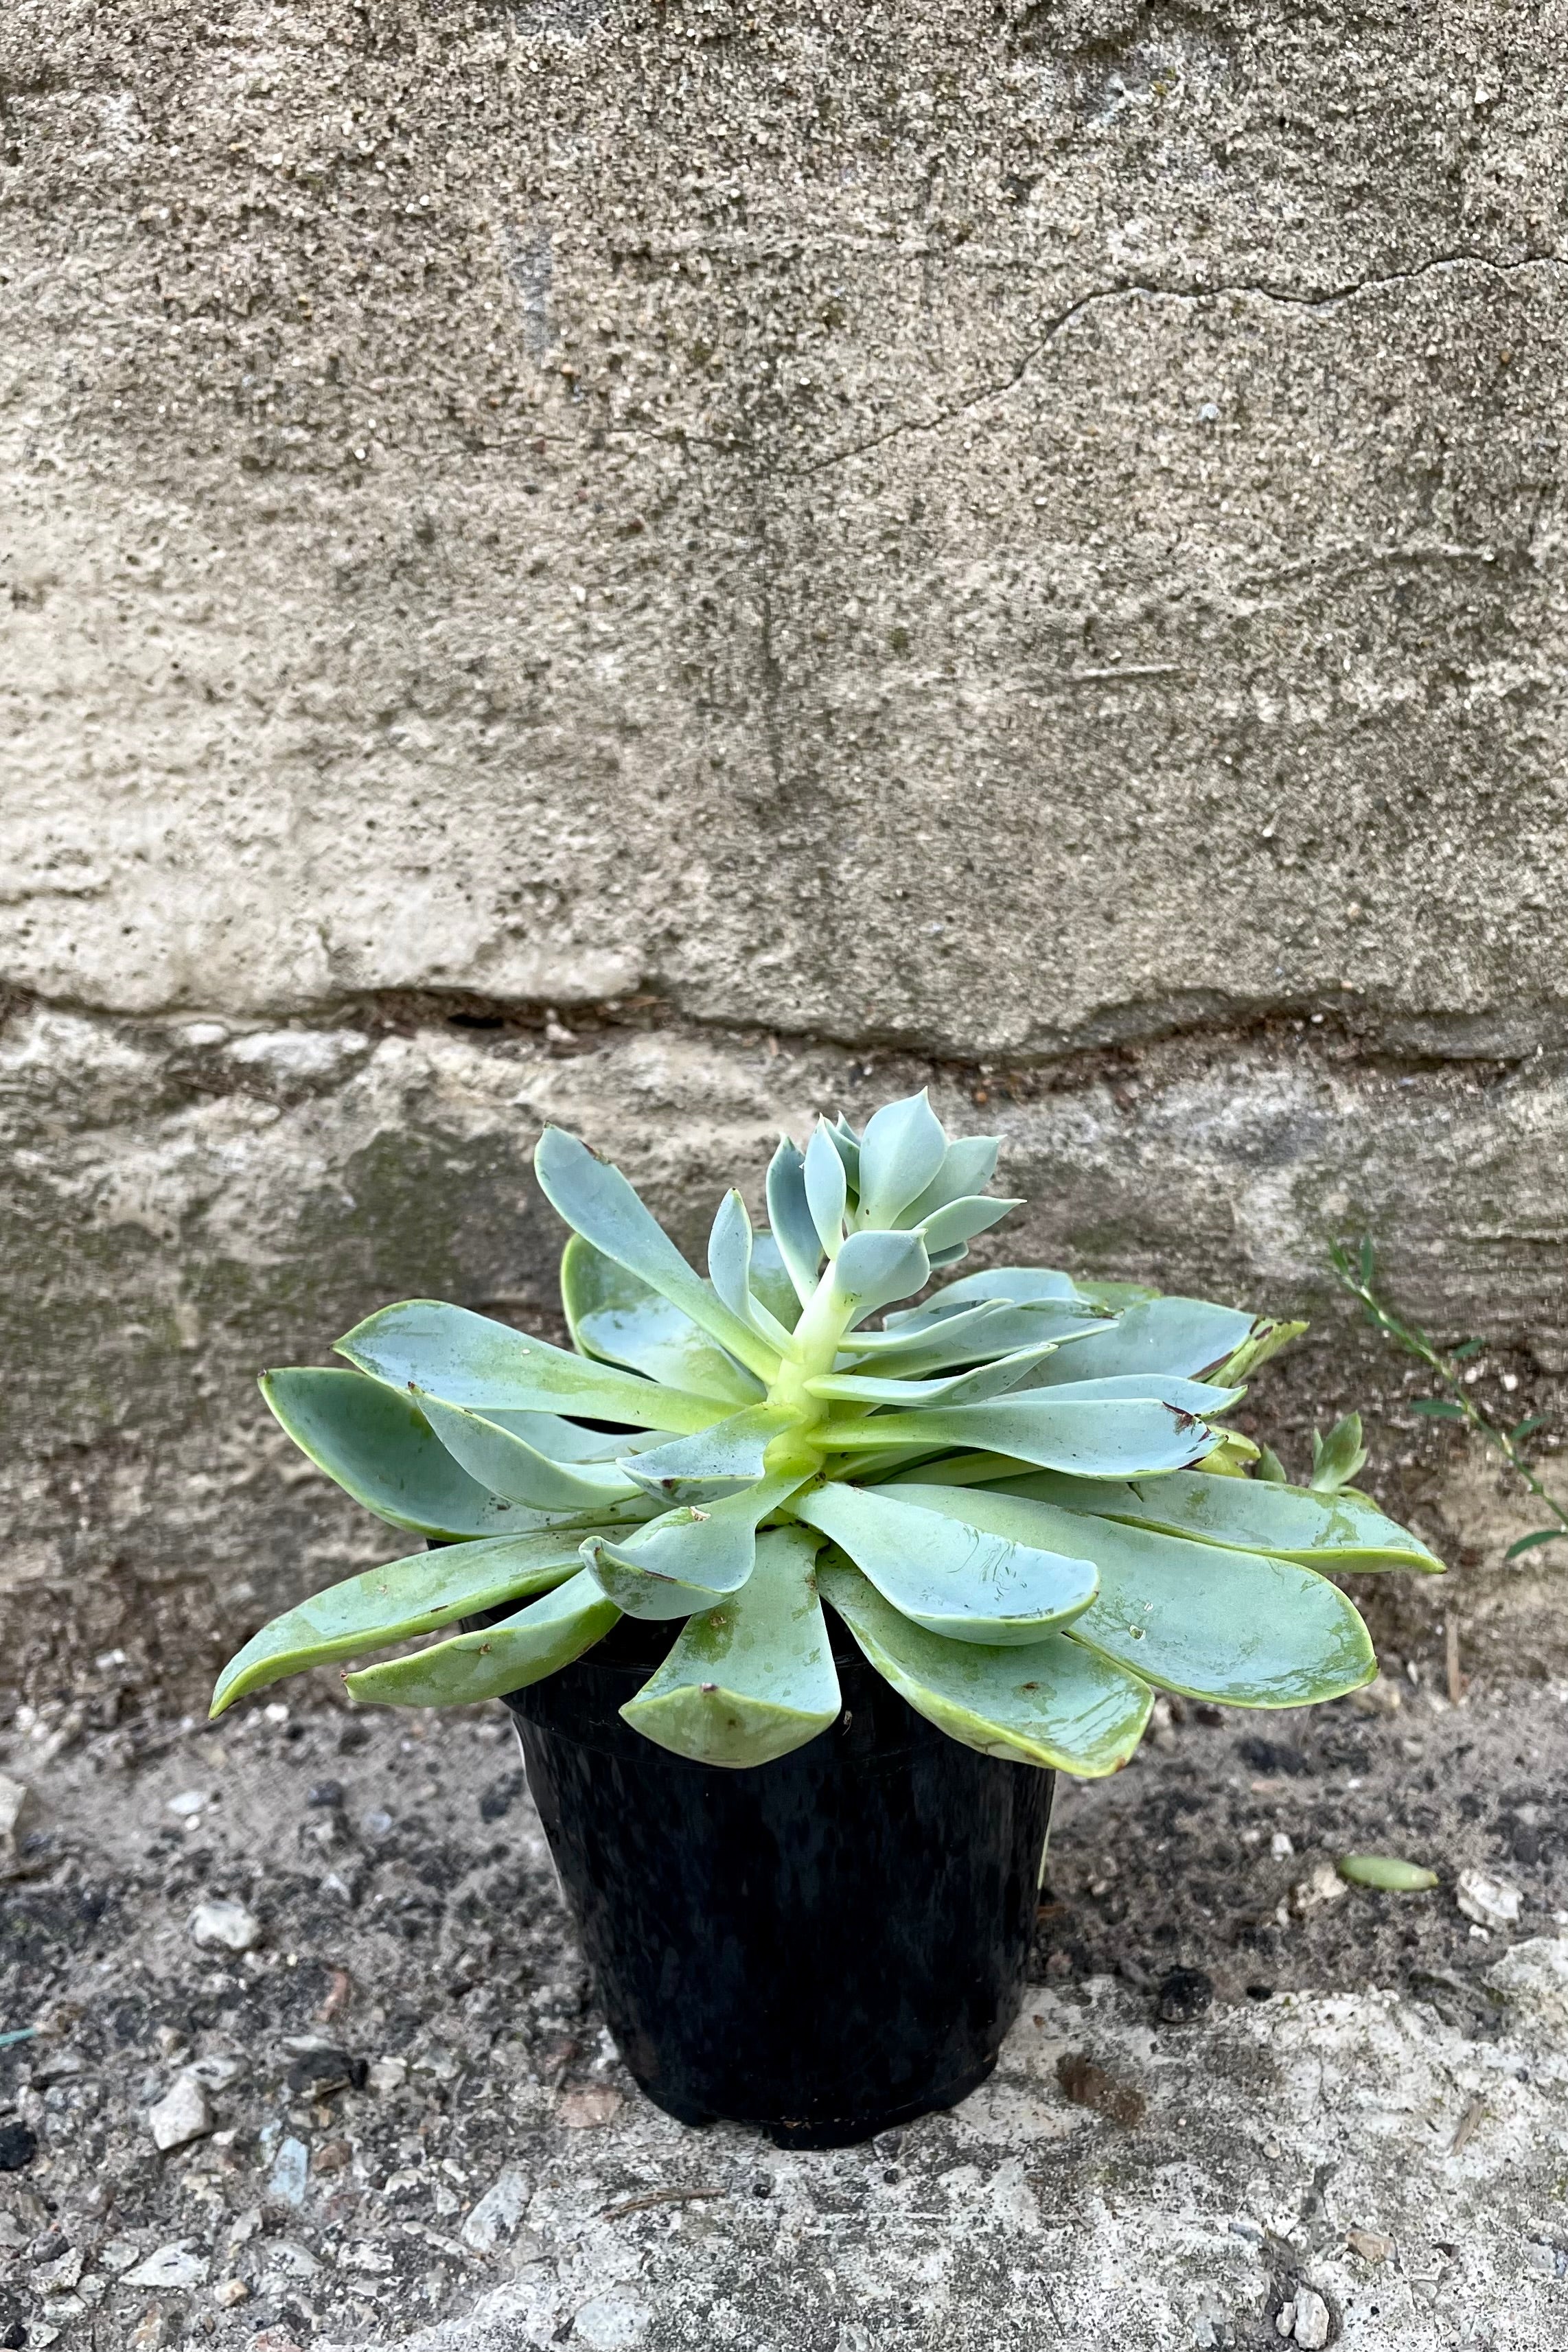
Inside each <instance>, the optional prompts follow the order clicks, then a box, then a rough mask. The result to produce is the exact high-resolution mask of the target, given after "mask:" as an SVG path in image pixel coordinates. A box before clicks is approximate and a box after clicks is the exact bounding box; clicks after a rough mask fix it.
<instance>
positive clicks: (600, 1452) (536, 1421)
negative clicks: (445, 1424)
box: [485, 1405, 659, 1462]
mask: <svg viewBox="0 0 1568 2352" xmlns="http://www.w3.org/2000/svg"><path fill="white" fill-rule="evenodd" d="M485 1419H486V1420H487V1421H493V1422H494V1423H495V1424H496V1426H497V1427H498V1428H499V1429H505V1430H510V1433H511V1434H512V1435H513V1436H514V1437H521V1438H522V1439H523V1440H524V1441H525V1443H526V1444H530V1445H531V1446H534V1447H535V1448H536V1449H537V1450H538V1451H539V1452H540V1453H541V1454H548V1455H549V1456H550V1459H551V1460H552V1462H614V1461H615V1460H616V1458H617V1456H619V1455H620V1454H626V1453H629V1452H631V1451H632V1450H633V1449H634V1448H635V1447H637V1446H638V1445H647V1444H658V1443H659V1440H658V1436H657V1434H652V1433H644V1434H643V1435H641V1436H639V1437H636V1438H634V1437H631V1436H630V1435H629V1434H628V1433H627V1432H626V1430H624V1429H585V1428H584V1426H583V1424H582V1423H580V1422H575V1421H563V1419H562V1417H561V1415H560V1414H559V1413H558V1412H509V1411H508V1410H507V1408H506V1407H505V1406H504V1405H490V1406H489V1407H488V1408H487V1410H486V1413H485Z"/></svg>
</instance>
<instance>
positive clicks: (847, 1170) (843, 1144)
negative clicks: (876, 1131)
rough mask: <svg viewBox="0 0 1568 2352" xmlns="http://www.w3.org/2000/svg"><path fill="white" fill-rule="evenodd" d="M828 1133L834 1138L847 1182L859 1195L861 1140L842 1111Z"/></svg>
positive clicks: (852, 1190) (851, 1189) (850, 1188)
mask: <svg viewBox="0 0 1568 2352" xmlns="http://www.w3.org/2000/svg"><path fill="white" fill-rule="evenodd" d="M828 1133H829V1134H830V1135H831V1136H832V1138H833V1141H834V1146H835V1149H836V1150H837V1153H838V1157H839V1158H840V1160H843V1162H844V1176H845V1181H846V1182H847V1185H848V1187H849V1190H850V1191H851V1192H854V1193H857V1194H858V1192H859V1190H860V1138H859V1136H858V1134H857V1132H856V1130H855V1129H854V1128H852V1127H851V1126H850V1124H849V1121H848V1120H847V1118H845V1116H844V1113H843V1112H842V1111H840V1112H839V1114H838V1116H837V1118H836V1119H834V1120H833V1122H832V1124H831V1125H830V1127H829V1129H828Z"/></svg>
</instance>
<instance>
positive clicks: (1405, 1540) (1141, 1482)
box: [1007, 1470, 1443, 1576]
mask: <svg viewBox="0 0 1568 2352" xmlns="http://www.w3.org/2000/svg"><path fill="white" fill-rule="evenodd" d="M1007 1491H1008V1492H1009V1493H1013V1494H1019V1495H1026V1496H1032V1497H1034V1498H1035V1499H1037V1500H1038V1501H1040V1502H1046V1503H1052V1504H1055V1505H1057V1506H1058V1507H1060V1508H1062V1509H1064V1510H1068V1511H1089V1512H1092V1513H1093V1514H1095V1515H1096V1516H1097V1517H1104V1518H1113V1519H1122V1520H1126V1521H1128V1522H1130V1523H1131V1524H1134V1525H1137V1526H1142V1527H1147V1528H1161V1529H1163V1530H1164V1532H1166V1533H1167V1534H1170V1535H1178V1536H1192V1537H1195V1538H1197V1539H1198V1540H1199V1541H1200V1542H1204V1543H1212V1544H1222V1545H1224V1546H1226V1549H1231V1550H1236V1551H1247V1552H1272V1553H1273V1554H1275V1555H1276V1556H1277V1557H1278V1558H1279V1559H1293V1560H1298V1561H1300V1563H1301V1564H1302V1566H1304V1567H1307V1568H1319V1569H1321V1570H1323V1571H1324V1573H1325V1574H1327V1575H1338V1574H1339V1573H1341V1572H1342V1571H1344V1570H1352V1571H1354V1572H1355V1573H1357V1574H1360V1573H1361V1572H1362V1571H1363V1570H1374V1569H1393V1568H1403V1569H1415V1570H1417V1571H1419V1572H1420V1573H1422V1574H1424V1575H1427V1576H1441V1575H1442V1573H1443V1563H1442V1561H1441V1560H1440V1559H1438V1558H1437V1556H1436V1553H1435V1552H1431V1551H1428V1550H1427V1549H1426V1545H1425V1544H1424V1543H1422V1542H1421V1541H1420V1539H1419V1538H1418V1537H1415V1536H1413V1535H1412V1534H1411V1533H1410V1530H1409V1529H1408V1528H1402V1527H1400V1526H1398V1525H1397V1524H1396V1522H1395V1521H1394V1520H1393V1519H1390V1518H1385V1517H1384V1514H1383V1513H1382V1512H1381V1511H1380V1510H1379V1509H1378V1508H1377V1506H1376V1505H1375V1504H1374V1503H1369V1502H1367V1501H1366V1500H1365V1499H1364V1498H1363V1496H1357V1495H1314V1494H1311V1493H1310V1492H1309V1491H1308V1489H1307V1488H1306V1487H1304V1486H1286V1485H1283V1484H1277V1483H1275V1482H1273V1481H1266V1480H1264V1479H1261V1478H1211V1477H1209V1476H1208V1475H1206V1474H1205V1472H1203V1471H1201V1470H1184V1471H1178V1472H1176V1473H1175V1474H1173V1475H1172V1476H1170V1477H1164V1478H1133V1479H1131V1480H1130V1481H1128V1482H1126V1483H1122V1482H1121V1481H1119V1480H1118V1481H1112V1480H1109V1479H1108V1480H1104V1481H1100V1480H1090V1479H1082V1478H1058V1477H1053V1476H1052V1475H1049V1473H1044V1474H1041V1473H1035V1474H1031V1475H1021V1476H1018V1477H1016V1480H1014V1481H1012V1482H1009V1484H1008V1486H1007Z"/></svg>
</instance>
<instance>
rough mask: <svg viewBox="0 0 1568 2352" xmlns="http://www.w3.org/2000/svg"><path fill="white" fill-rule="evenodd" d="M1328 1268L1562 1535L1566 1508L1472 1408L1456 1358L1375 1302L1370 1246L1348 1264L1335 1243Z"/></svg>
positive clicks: (1514, 1443)
mask: <svg viewBox="0 0 1568 2352" xmlns="http://www.w3.org/2000/svg"><path fill="white" fill-rule="evenodd" d="M1329 1262H1330V1264H1331V1265H1332V1267H1333V1270H1334V1278H1335V1280H1336V1281H1337V1282H1338V1283H1339V1285H1340V1287H1341V1288H1342V1290H1347V1291H1348V1292H1349V1293H1350V1295H1351V1297H1352V1298H1354V1299H1358V1300H1359V1301H1360V1303H1361V1306H1362V1307H1363V1311H1364V1313H1365V1315H1366V1319H1367V1321H1368V1322H1369V1323H1371V1324H1372V1325H1373V1328H1375V1329H1377V1330H1379V1331H1382V1332H1384V1334H1385V1335H1386V1337H1387V1338H1389V1339H1392V1340H1393V1341H1394V1344H1395V1346H1396V1347H1399V1348H1402V1349H1404V1351H1405V1354H1406V1355H1407V1356H1414V1357H1415V1360H1416V1362H1417V1363H1421V1364H1425V1365H1426V1369H1427V1370H1428V1371H1429V1372H1431V1373H1432V1375H1433V1377H1434V1378H1435V1379H1436V1381H1438V1382H1439V1383H1440V1384H1441V1386H1442V1388H1443V1391H1444V1392H1445V1394H1446V1396H1447V1401H1448V1402H1449V1403H1450V1404H1452V1405H1454V1406H1455V1407H1456V1408H1457V1409H1458V1412H1459V1414H1460V1415H1461V1416H1462V1418H1463V1419H1464V1420H1465V1421H1466V1422H1467V1423H1468V1425H1469V1427H1470V1428H1471V1429H1472V1430H1473V1431H1474V1432H1475V1433H1476V1435H1477V1436H1478V1437H1479V1438H1480V1439H1481V1440H1482V1441H1483V1443H1485V1444H1488V1445H1490V1446H1493V1447H1494V1448H1495V1449H1496V1451H1497V1452H1498V1453H1499V1454H1501V1455H1502V1458H1503V1460H1504V1461H1505V1462H1506V1463H1507V1464H1508V1466H1509V1468H1510V1470H1511V1471H1512V1472H1513V1473H1514V1475H1515V1476H1516V1477H1518V1478H1520V1479H1521V1480H1522V1481H1523V1483H1524V1485H1525V1486H1526V1487H1527V1488H1528V1489H1529V1491H1530V1493H1531V1495H1533V1496H1534V1497H1535V1499H1536V1501H1537V1502H1538V1503H1540V1504H1542V1507H1544V1508H1545V1509H1546V1510H1548V1511H1550V1512H1551V1514H1552V1517H1553V1518H1554V1519H1555V1520H1556V1521H1557V1523H1558V1527H1559V1528H1562V1529H1563V1531H1564V1532H1568V1507H1564V1506H1563V1504H1562V1503H1560V1502H1559V1501H1558V1500H1557V1497H1556V1496H1554V1495H1552V1494H1550V1493H1549V1492H1548V1490H1547V1489H1546V1487H1545V1486H1542V1482H1541V1479H1540V1478H1539V1476H1538V1475H1537V1474H1536V1472H1535V1471H1534V1469H1533V1468H1532V1467H1531V1464H1530V1462H1529V1461H1528V1459H1527V1458H1526V1456H1525V1454H1523V1453H1522V1452H1521V1447H1520V1444H1519V1440H1518V1438H1517V1437H1516V1436H1515V1434H1514V1433H1513V1432H1512V1431H1511V1430H1507V1429H1500V1428H1499V1426H1498V1424H1497V1423H1496V1422H1494V1421H1493V1420H1492V1419H1491V1417H1490V1415H1489V1413H1486V1412H1482V1410H1481V1408H1480V1406H1479V1404H1477V1402H1476V1401H1475V1398H1474V1397H1473V1396H1472V1395H1471V1393H1470V1391H1469V1389H1468V1385H1467V1384H1466V1381H1465V1378H1464V1373H1463V1370H1462V1369H1461V1367H1460V1364H1459V1362H1458V1358H1457V1357H1455V1356H1454V1355H1452V1354H1450V1353H1449V1352H1448V1351H1447V1350H1446V1349H1441V1348H1439V1347H1437V1346H1436V1344H1435V1343H1434V1341H1433V1340H1431V1339H1428V1337H1427V1335H1426V1332H1425V1331H1423V1330H1422V1328H1421V1327H1420V1325H1419V1324H1418V1323H1413V1322H1411V1321H1410V1320H1409V1319H1408V1318H1407V1317H1405V1316H1403V1315H1397V1314H1395V1313H1394V1309H1393V1308H1392V1307H1388V1306H1386V1305H1385V1304H1384V1300H1383V1299H1382V1298H1381V1297H1379V1296H1378V1294H1377V1292H1376V1290H1375V1289H1374V1288H1373V1262H1372V1251H1371V1247H1370V1244H1367V1243H1365V1242H1363V1244H1362V1246H1361V1250H1360V1253H1359V1255H1358V1256H1357V1257H1356V1258H1355V1259H1353V1260H1352V1256H1351V1254H1350V1252H1349V1251H1348V1250H1347V1249H1346V1248H1345V1247H1344V1246H1343V1244H1342V1243H1339V1242H1335V1243H1333V1244H1331V1246H1330V1250H1329ZM1553 1532H1555V1531H1553Z"/></svg>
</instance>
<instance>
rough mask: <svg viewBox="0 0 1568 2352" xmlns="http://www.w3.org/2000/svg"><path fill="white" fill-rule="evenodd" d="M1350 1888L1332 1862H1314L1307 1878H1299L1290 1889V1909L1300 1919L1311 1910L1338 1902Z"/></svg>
mask: <svg viewBox="0 0 1568 2352" xmlns="http://www.w3.org/2000/svg"><path fill="white" fill-rule="evenodd" d="M1349 1893H1350V1888H1349V1887H1348V1886H1347V1885H1346V1884H1345V1882H1344V1880H1343V1879H1342V1877H1341V1876H1340V1874H1339V1872H1338V1871H1337V1870H1336V1869H1335V1868H1334V1865H1333V1864H1332V1863H1331V1862H1319V1863H1314V1864H1313V1866H1312V1868H1311V1869H1310V1871H1309V1872H1308V1874H1307V1875H1306V1877H1305V1878H1299V1879H1298V1880H1297V1881H1296V1884H1295V1885H1294V1886H1292V1888H1291V1889H1290V1909H1291V1912H1292V1914H1293V1915H1294V1916H1295V1917H1296V1918H1298V1919H1304V1918H1305V1917H1306V1916H1307V1914H1308V1913H1309V1912H1310V1911H1318V1910H1321V1908H1322V1906H1324V1905H1325V1904H1327V1903H1337V1902H1338V1901H1339V1900H1340V1898H1341V1896H1342V1895H1348V1894H1349Z"/></svg>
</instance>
